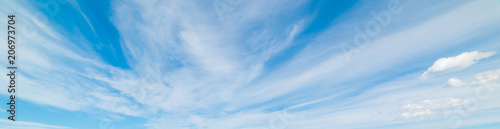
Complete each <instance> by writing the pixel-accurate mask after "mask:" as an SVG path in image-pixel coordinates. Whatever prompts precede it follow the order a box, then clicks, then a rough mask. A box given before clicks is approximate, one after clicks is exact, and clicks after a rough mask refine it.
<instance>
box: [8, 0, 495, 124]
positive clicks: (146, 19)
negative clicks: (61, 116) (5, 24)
mask: <svg viewBox="0 0 500 129" xmlns="http://www.w3.org/2000/svg"><path fill="white" fill-rule="evenodd" d="M414 2H415V1H414ZM284 3H287V6H286V7H283V6H281V5H283V4H284ZM303 3H304V1H300V2H296V1H294V2H292V1H265V0H261V1H243V2H242V3H241V4H240V5H239V6H238V7H237V8H238V9H234V12H232V13H231V14H228V15H225V18H224V20H223V21H221V20H220V19H219V17H218V15H217V14H216V12H215V11H214V10H213V9H211V8H206V6H204V5H206V4H207V3H206V2H189V1H183V0H170V1H156V0H151V1H138V0H137V1H113V2H112V5H113V12H112V13H113V16H112V18H111V19H112V21H113V24H114V25H115V26H116V27H117V29H118V30H119V33H120V36H121V41H122V42H121V45H122V47H123V49H124V51H125V52H124V53H125V55H126V57H127V61H128V63H129V64H130V66H131V68H130V69H120V68H116V67H113V66H110V65H109V64H106V63H103V61H101V60H100V59H98V55H97V54H95V52H94V51H93V50H91V49H87V48H80V47H75V46H73V45H72V44H71V42H70V41H69V40H67V38H68V37H69V36H67V35H62V34H61V33H60V32H61V31H64V30H57V29H53V28H57V27H56V26H55V25H49V24H48V23H43V24H42V23H36V22H37V21H36V20H33V22H34V23H33V24H35V25H36V27H37V28H38V29H39V30H40V31H43V33H38V34H35V35H34V36H32V37H31V38H28V39H27V41H26V44H24V45H23V46H24V47H23V51H22V52H23V54H24V55H25V57H26V58H24V59H23V58H21V59H20V61H22V62H21V63H20V64H21V67H22V68H23V69H25V70H26V71H29V72H24V75H23V76H21V77H22V78H25V81H23V83H24V84H25V85H26V86H25V87H24V88H22V89H21V91H22V92H21V93H22V95H21V96H22V99H26V100H28V101H30V102H34V103H38V104H42V105H50V106H54V107H59V108H62V109H66V110H70V111H89V110H96V109H97V110H103V111H105V112H108V113H112V114H113V113H116V114H124V115H128V116H141V117H144V118H147V119H148V120H149V121H148V122H146V123H145V124H144V125H145V126H146V127H149V128H188V127H195V128H270V127H271V126H272V125H271V126H270V124H275V123H272V122H273V121H278V120H283V118H282V117H281V116H276V115H275V111H276V110H281V109H288V110H290V111H289V112H288V114H287V115H286V116H285V117H286V118H285V121H287V122H286V123H287V124H285V125H286V127H288V128H335V127H336V128H363V127H377V126H387V125H392V124H399V125H401V124H408V123H410V124H411V122H408V121H404V120H399V119H398V118H402V117H403V118H422V119H416V120H417V121H419V120H426V119H424V117H428V116H432V114H435V113H436V112H438V111H441V109H446V108H448V107H454V106H459V105H460V104H464V103H466V102H469V101H468V99H465V98H462V95H463V94H464V93H470V89H461V88H471V86H467V87H445V88H443V90H446V91H441V90H439V91H436V87H439V84H445V83H446V82H445V81H441V82H439V83H433V82H431V81H429V80H423V81H422V80H416V79H415V78H417V77H418V76H419V75H420V73H421V71H418V73H412V74H410V75H405V76H403V77H398V78H397V79H394V80H391V81H389V82H387V83H383V84H362V86H359V85H355V84H352V85H349V84H350V83H351V82H353V81H356V82H365V81H366V82H370V81H372V79H373V78H379V77H380V76H379V74H380V73H390V72H392V70H394V69H403V68H402V67H408V64H415V62H419V61H420V60H419V59H421V57H425V56H427V55H426V54H427V53H433V54H435V53H436V52H437V51H441V50H442V49H448V48H450V46H454V45H457V44H460V43H463V42H465V41H467V40H469V39H472V38H475V37H477V36H480V35H484V34H490V33H492V32H494V31H495V29H496V28H495V27H491V26H493V25H496V24H498V23H499V21H500V18H499V17H493V16H498V15H499V14H500V13H499V12H500V10H499V8H495V7H497V6H496V5H494V4H492V2H491V1H472V2H463V3H461V4H463V5H460V6H458V7H455V6H452V7H450V8H449V9H450V10H446V9H441V8H428V9H427V10H421V9H420V8H415V7H412V6H404V5H402V6H403V7H404V10H403V12H401V13H400V14H398V15H397V16H394V17H393V21H392V22H391V23H390V24H388V26H387V28H384V31H383V32H384V33H381V34H380V35H379V36H377V37H372V38H373V39H372V40H371V41H372V42H370V43H369V44H367V45H366V46H364V47H363V48H362V49H360V51H359V52H358V53H355V54H353V55H352V57H351V62H346V60H345V58H344V56H343V54H342V53H341V52H339V51H340V49H339V44H338V42H343V41H348V40H352V39H351V38H352V37H349V36H345V35H341V36H339V35H332V34H340V33H344V32H350V31H352V26H348V25H346V24H347V23H344V24H341V23H338V24H337V23H336V24H333V25H332V26H331V27H329V28H327V30H325V31H323V32H318V34H319V36H317V37H314V38H313V39H312V40H311V42H310V43H308V44H307V45H306V47H305V48H304V49H301V50H299V52H297V54H295V55H293V56H292V57H290V59H288V60H285V61H283V62H285V63H282V64H278V66H275V68H273V69H272V70H269V69H268V68H266V64H267V63H269V62H268V61H270V60H271V59H272V58H273V57H275V56H276V55H279V54H280V52H283V51H284V50H286V49H287V48H290V47H291V46H293V45H295V43H296V37H297V36H299V35H300V34H301V33H302V31H303V30H304V29H305V28H307V27H308V24H307V23H308V22H307V21H309V20H310V19H309V18H297V19H289V20H288V21H283V20H282V18H283V17H285V16H286V15H288V14H291V13H294V11H295V10H296V9H301V8H300V4H303ZM459 3H460V2H459ZM210 4H211V2H208V5H210ZM290 4H291V5H290ZM359 4H362V5H363V4H364V5H365V6H366V5H372V3H363V2H361V3H359ZM403 4H404V3H403ZM412 4H417V5H420V6H422V5H425V4H418V3H412ZM383 5H384V8H385V5H386V3H383ZM439 5H448V3H446V2H441V3H439ZM434 6H436V5H434ZM434 6H433V7H434ZM13 7H18V5H17V6H16V5H15V4H14V5H13ZM276 7H282V8H276ZM416 9H418V10H419V11H418V13H415V12H408V10H416ZM21 11H24V12H22V13H23V14H26V16H27V17H30V16H32V15H29V14H30V10H21ZM363 11H366V10H361V11H360V10H355V9H354V10H349V12H347V13H346V14H345V16H343V17H341V18H340V19H338V20H335V21H336V22H349V23H352V24H355V25H358V23H359V25H362V26H364V24H363V23H367V22H368V21H370V20H373V19H369V18H370V17H371V16H370V13H369V12H368V11H367V12H366V13H365V14H364V15H363V14H360V13H363ZM404 11H407V12H404ZM2 12H5V11H2ZM352 12H355V13H352ZM421 12H427V13H423V14H420V13H421ZM429 12H432V13H429ZM436 12H438V13H436ZM405 13H406V14H405ZM431 14H432V16H434V17H424V16H422V15H431ZM365 15H366V17H368V18H367V20H365V19H361V20H360V19H358V18H353V16H365ZM409 20H411V21H414V22H411V24H409V23H408V22H407V21H409ZM26 21H30V20H26ZM351 21H356V22H351ZM450 21H454V22H453V23H450ZM89 24H90V23H89ZM391 27H395V28H397V29H393V28H391ZM485 27H486V28H485ZM346 28H348V29H346ZM436 28H440V29H436ZM385 30H387V31H385ZM1 33H5V32H0V35H1ZM346 37H347V38H346ZM493 54H494V52H486V53H480V52H476V53H475V54H474V52H472V53H467V54H465V56H464V57H463V58H464V59H462V56H460V55H459V56H460V57H459V56H456V57H450V59H448V58H445V59H443V60H445V61H444V62H452V63H450V64H455V63H454V62H457V61H460V60H464V62H468V63H469V65H458V66H455V65H452V66H448V65H447V67H446V68H441V67H438V66H436V68H433V67H434V65H433V66H432V67H431V68H432V70H433V72H436V71H440V72H443V71H450V70H454V69H464V68H465V67H469V66H471V65H472V64H474V63H475V61H474V60H479V59H481V58H486V56H487V55H489V56H491V55H493ZM4 55H5V53H3V55H2V54H0V56H4ZM489 56H488V57H489ZM470 59H472V60H470ZM471 61H472V63H471ZM436 62H437V61H436ZM435 64H436V63H435ZM438 64H441V63H438ZM492 67H495V66H492ZM42 68H43V69H42ZM431 68H429V69H431ZM492 69H493V68H492ZM496 75H498V73H497V72H486V73H483V74H478V75H476V78H477V79H476V81H473V82H471V83H466V82H465V81H464V82H461V81H457V80H453V82H452V84H453V85H458V84H462V83H464V84H463V85H469V84H478V85H479V84H492V83H490V82H492V81H496V80H498V76H496ZM398 76H402V75H398ZM367 78H368V79H367ZM446 78H447V79H448V78H451V77H446ZM2 79H5V78H2ZM360 80H362V81H360ZM458 82H460V83H458ZM429 83H431V84H429ZM451 88H455V89H451ZM434 91H436V92H438V93H436V94H433V93H435V92H434ZM494 97H496V96H494ZM412 102H413V103H412ZM408 104H409V105H410V106H407V105H408ZM497 105H498V104H497ZM497 105H494V104H491V105H487V106H485V107H484V108H493V107H497ZM417 107H421V108H417ZM139 109H140V110H139ZM292 118H293V119H292ZM478 119H483V118H478ZM281 122H283V121H281ZM475 123H481V122H475Z"/></svg>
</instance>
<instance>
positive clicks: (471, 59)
mask: <svg viewBox="0 0 500 129" xmlns="http://www.w3.org/2000/svg"><path fill="white" fill-rule="evenodd" d="M495 53H496V52H495V51H491V52H478V51H473V52H464V53H462V54H460V55H458V56H454V57H445V58H439V59H438V60H437V61H436V62H434V64H433V65H432V66H431V67H429V69H427V71H425V72H424V73H423V74H422V76H420V79H427V78H429V77H430V76H432V74H435V73H446V72H451V71H459V70H463V69H465V68H467V67H469V66H471V65H473V64H475V63H476V62H477V61H479V60H480V59H484V58H488V57H491V56H493V55H495Z"/></svg>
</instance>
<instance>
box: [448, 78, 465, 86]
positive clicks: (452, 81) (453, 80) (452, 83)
mask: <svg viewBox="0 0 500 129" xmlns="http://www.w3.org/2000/svg"><path fill="white" fill-rule="evenodd" d="M465 84H467V83H465V82H463V81H462V80H460V79H456V78H450V79H448V85H450V86H463V85H465Z"/></svg>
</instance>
